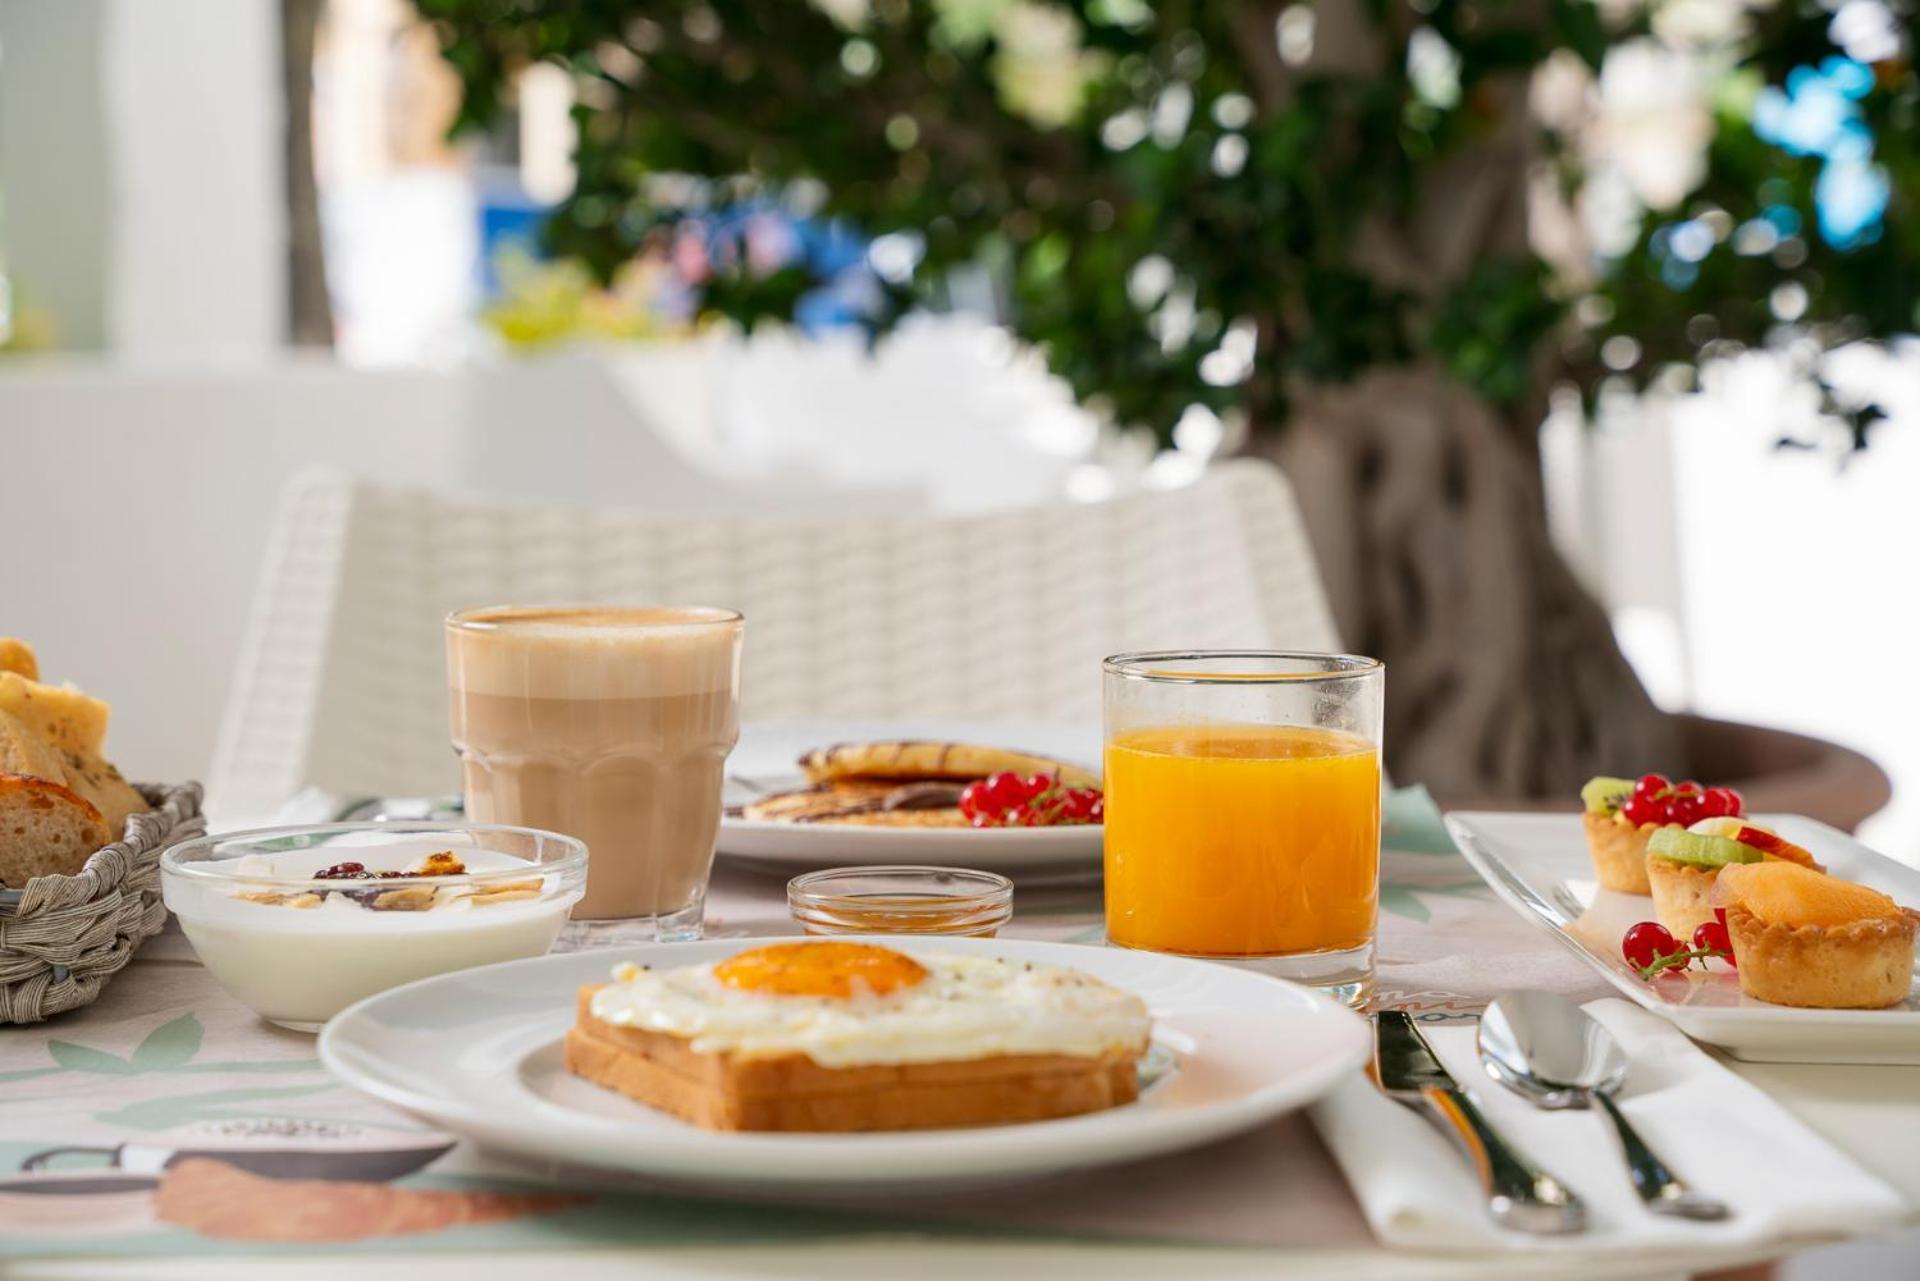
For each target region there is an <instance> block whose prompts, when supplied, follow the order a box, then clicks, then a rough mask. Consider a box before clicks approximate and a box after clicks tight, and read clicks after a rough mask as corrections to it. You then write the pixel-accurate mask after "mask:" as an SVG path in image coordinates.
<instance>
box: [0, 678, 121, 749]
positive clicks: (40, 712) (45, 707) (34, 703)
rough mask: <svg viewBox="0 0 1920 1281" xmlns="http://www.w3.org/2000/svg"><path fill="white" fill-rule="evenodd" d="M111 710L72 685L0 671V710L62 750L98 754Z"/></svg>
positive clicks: (104, 740)
mask: <svg viewBox="0 0 1920 1281" xmlns="http://www.w3.org/2000/svg"><path fill="white" fill-rule="evenodd" d="M110 710H111V709H110V708H109V707H108V706H107V704H105V703H103V702H101V701H100V700H99V699H97V698H89V697H88V696H87V695H85V694H83V693H81V692H80V691H79V690H77V689H74V688H73V687H72V686H71V685H66V686H60V685H42V684H41V683H40V682H39V681H32V680H28V679H27V678H26V677H24V676H22V675H20V673H18V672H0V712H7V713H10V714H11V715H13V716H17V717H19V718H20V720H21V721H23V722H24V723H25V724H26V727H27V728H28V729H29V730H31V731H33V732H34V733H35V734H37V735H39V736H40V737H41V738H43V739H45V740H46V741H47V742H49V743H51V744H52V745H53V746H55V747H58V748H60V749H61V750H63V751H68V752H90V753H92V754H94V755H96V756H97V755H99V754H100V750H101V744H103V743H104V742H106V738H107V713H108V712H109V711H110Z"/></svg>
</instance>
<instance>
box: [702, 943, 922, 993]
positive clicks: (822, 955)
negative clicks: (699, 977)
mask: <svg viewBox="0 0 1920 1281" xmlns="http://www.w3.org/2000/svg"><path fill="white" fill-rule="evenodd" d="M713 976H714V977H715V978H717V979H719V980H720V981H721V982H722V983H724V984H726V985H727V986H728V987H731V988H738V989H740V990H741V991H743V992H762V993H768V994H771V995H774V996H831V997H840V998H843V999H844V998H847V997H851V996H856V995H860V994H862V993H872V994H873V995H875V996H884V995H886V994H887V993H888V992H892V991H895V990H897V989H899V988H903V987H912V986H913V985H914V984H916V983H918V982H919V981H920V980H921V979H924V978H925V977H927V970H926V967H925V966H923V965H921V964H920V962H918V961H916V960H914V959H913V958H912V957H911V956H906V955H903V954H902V953H899V952H894V951H890V950H889V949H887V948H884V947H875V946H873V945H872V944H871V943H775V944H772V945H771V946H768V947H756V948H751V949H749V950H748V951H745V952H741V953H739V954H737V955H735V956H733V957H731V958H729V959H727V960H725V961H722V962H721V963H720V964H718V965H716V966H714V967H713Z"/></svg>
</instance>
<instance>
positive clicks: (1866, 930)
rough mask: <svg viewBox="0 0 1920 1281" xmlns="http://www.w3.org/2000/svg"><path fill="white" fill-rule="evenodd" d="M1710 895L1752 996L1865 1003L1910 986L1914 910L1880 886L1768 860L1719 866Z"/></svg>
mask: <svg viewBox="0 0 1920 1281" xmlns="http://www.w3.org/2000/svg"><path fill="white" fill-rule="evenodd" d="M1711 899H1712V903H1713V906H1714V907H1715V908H1716V909H1718V910H1720V911H1723V912H1725V913H1726V923H1727V934H1728V936H1729V938H1730V939H1731V941H1732V943H1733V955H1734V959H1735V960H1736V961H1737V962H1739V972H1740V990H1741V991H1742V992H1744V993H1746V994H1747V995H1748V996H1751V997H1753V998H1755V999H1756V1000H1761V1001H1769V1002H1772V1003H1773V1004H1775V1005H1795V1006H1804V1007H1812V1008H1823V1009H1859V1010H1873V1009H1885V1008H1886V1007H1887V1006H1890V1005H1898V1004H1899V1003H1900V1002H1901V1001H1903V1000H1905V999H1906V997H1907V993H1908V991H1909V990H1910V989H1911V987H1912V984H1913V947H1914V935H1915V932H1916V929H1917V928H1920V913H1917V912H1915V911H1913V910H1912V909H1911V908H1904V907H1901V906H1900V905H1899V904H1898V903H1895V902H1894V901H1893V900H1892V899H1891V898H1888V897H1887V896H1886V895H1885V894H1882V893H1880V891H1878V890H1875V889H1869V888H1868V887H1867V886H1864V885H1855V884H1853V883H1852V882H1849V881H1841V880H1835V879H1834V878H1833V877H1830V876H1825V875H1822V874H1821V873H1820V872H1818V871H1815V870H1814V869H1813V868H1810V867H1805V866H1802V865H1800V864H1798V863H1793V862H1788V861H1785V860H1766V861H1762V862H1756V863H1742V864H1737V865H1730V866H1728V867H1726V868H1724V869H1722V871H1721V873H1720V876H1719V879H1718V881H1717V882H1716V883H1715V885H1714V887H1713V890H1712V893H1711Z"/></svg>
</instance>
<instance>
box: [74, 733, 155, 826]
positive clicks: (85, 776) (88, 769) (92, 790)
mask: <svg viewBox="0 0 1920 1281" xmlns="http://www.w3.org/2000/svg"><path fill="white" fill-rule="evenodd" d="M60 755H61V757H62V758H63V759H62V765H63V766H64V768H65V774H66V777H65V779H64V781H65V783H66V785H67V786H68V787H69V788H71V789H72V790H73V791H74V792H75V793H76V794H78V795H79V796H80V798H81V799H82V800H85V801H87V802H88V803H90V804H91V805H92V806H93V807H94V808H95V809H97V810H99V811H100V814H101V817H103V818H105V819H106V820H107V830H108V831H109V832H110V833H111V834H112V837H113V839H114V840H116V841H117V840H119V839H120V838H121V837H123V836H125V835H126V834H127V815H129V814H144V813H146V812H147V811H148V810H150V809H152V808H153V807H152V806H151V805H148V804H147V798H146V797H144V796H142V795H140V793H139V792H137V791H135V790H134V788H133V784H131V783H129V782H127V780H126V779H125V778H123V777H121V774H120V771H119V770H117V769H115V768H114V767H113V765H112V764H111V763H110V762H108V761H106V760H104V759H102V758H101V757H98V756H95V755H94V754H93V753H91V752H62V753H61V754H60Z"/></svg>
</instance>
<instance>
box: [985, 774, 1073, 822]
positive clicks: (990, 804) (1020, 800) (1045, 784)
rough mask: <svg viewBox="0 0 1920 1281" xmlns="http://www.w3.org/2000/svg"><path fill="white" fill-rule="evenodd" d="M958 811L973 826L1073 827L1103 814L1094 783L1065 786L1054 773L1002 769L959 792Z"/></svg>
mask: <svg viewBox="0 0 1920 1281" xmlns="http://www.w3.org/2000/svg"><path fill="white" fill-rule="evenodd" d="M960 812H961V813H962V814H964V815H966V818H967V821H968V822H969V823H972V824H973V825H974V826H975V827H1074V826H1083V825H1086V824H1089V823H1098V822H1101V821H1102V820H1103V819H1104V818H1105V813H1106V801H1105V798H1103V797H1102V796H1101V794H1100V789H1099V788H1097V787H1066V786H1064V785H1062V784H1061V782H1060V779H1059V777H1058V776H1057V775H1053V774H1029V775H1027V776H1026V777H1025V778H1021V777H1020V776H1019V775H1018V774H1014V773H1012V772H1009V771H1002V772H1001V773H998V774H995V775H994V776H993V777H991V778H983V779H976V780H975V781H974V782H971V783H968V784H967V785H966V787H965V788H963V789H961V792H960Z"/></svg>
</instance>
